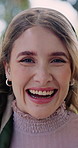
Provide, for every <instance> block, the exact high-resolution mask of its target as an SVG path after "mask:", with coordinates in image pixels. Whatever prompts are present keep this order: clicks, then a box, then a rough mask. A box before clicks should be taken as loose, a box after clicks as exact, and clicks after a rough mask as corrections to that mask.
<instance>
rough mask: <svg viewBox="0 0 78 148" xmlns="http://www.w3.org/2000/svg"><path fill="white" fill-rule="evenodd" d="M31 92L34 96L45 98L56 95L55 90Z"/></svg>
mask: <svg viewBox="0 0 78 148" xmlns="http://www.w3.org/2000/svg"><path fill="white" fill-rule="evenodd" d="M29 91H30V92H31V93H33V94H37V95H43V96H45V95H52V94H53V93H54V90H52V91H41V90H39V91H38V90H29Z"/></svg>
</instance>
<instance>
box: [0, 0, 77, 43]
mask: <svg viewBox="0 0 78 148" xmlns="http://www.w3.org/2000/svg"><path fill="white" fill-rule="evenodd" d="M31 7H47V8H52V9H56V10H58V11H60V12H61V13H63V14H64V15H65V16H66V17H67V18H68V19H69V20H70V22H71V23H72V25H73V26H74V28H75V30H76V32H77V35H78V0H0V41H1V39H2V37H3V34H4V32H5V30H6V28H7V26H8V24H9V23H10V21H11V20H12V18H13V17H14V16H15V15H16V14H17V13H19V12H20V11H22V10H24V9H28V8H31Z"/></svg>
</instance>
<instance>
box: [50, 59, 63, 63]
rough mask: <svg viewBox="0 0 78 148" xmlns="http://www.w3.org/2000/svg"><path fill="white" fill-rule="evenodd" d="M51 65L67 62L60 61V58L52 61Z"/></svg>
mask: <svg viewBox="0 0 78 148" xmlns="http://www.w3.org/2000/svg"><path fill="white" fill-rule="evenodd" d="M51 63H66V61H65V60H63V59H59V58H57V59H53V60H51Z"/></svg>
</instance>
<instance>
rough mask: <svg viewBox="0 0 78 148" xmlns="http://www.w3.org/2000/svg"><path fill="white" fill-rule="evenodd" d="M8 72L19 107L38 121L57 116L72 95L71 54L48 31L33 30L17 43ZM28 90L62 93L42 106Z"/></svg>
mask: <svg viewBox="0 0 78 148" xmlns="http://www.w3.org/2000/svg"><path fill="white" fill-rule="evenodd" d="M29 52H30V54H28V53H29ZM5 71H6V76H7V78H8V79H9V80H10V81H12V87H13V91H14V94H15V97H16V102H17V107H18V108H19V109H20V110H21V111H22V112H25V113H29V114H30V115H31V116H33V117H35V118H37V119H42V118H46V117H49V116H50V115H51V114H53V113H54V112H55V111H56V109H57V108H58V107H59V106H60V105H61V104H62V102H63V101H64V99H65V98H66V96H67V94H68V90H69V83H70V80H71V68H70V60H69V54H68V52H67V50H66V48H65V46H64V45H63V43H62V42H61V40H60V39H59V38H58V37H57V36H56V35H55V34H54V33H53V32H51V31H50V30H48V29H46V28H43V27H39V26H35V27H32V28H30V29H28V30H26V31H25V32H24V33H23V34H22V35H21V36H20V37H19V38H18V39H17V40H16V41H15V42H14V46H13V49H12V52H11V58H10V63H9V64H7V63H6V64H5ZM27 89H31V90H33V89H34V90H42V91H44V90H46V91H47V90H54V89H57V90H58V91H57V92H56V94H55V95H54V96H53V97H50V99H51V100H50V101H49V102H48V101H47V102H46V101H43V102H40V99H39V100H37V102H36V99H32V97H31V96H29V95H28V93H27V91H26V90H27ZM41 99H42V98H41ZM34 100H35V102H34Z"/></svg>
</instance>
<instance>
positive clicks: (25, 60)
mask: <svg viewBox="0 0 78 148" xmlns="http://www.w3.org/2000/svg"><path fill="white" fill-rule="evenodd" d="M20 62H25V63H35V62H34V60H33V59H31V58H25V59H22V60H20Z"/></svg>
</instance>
